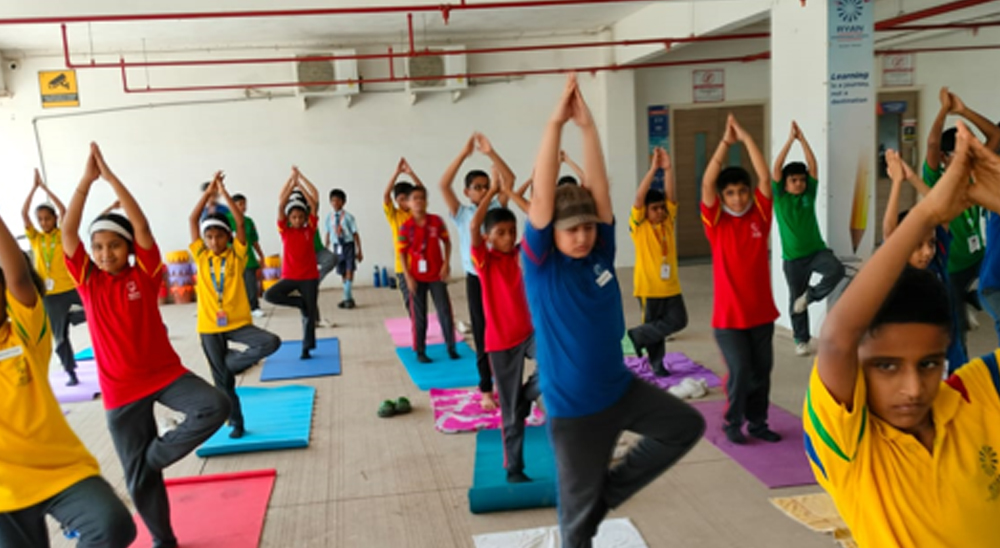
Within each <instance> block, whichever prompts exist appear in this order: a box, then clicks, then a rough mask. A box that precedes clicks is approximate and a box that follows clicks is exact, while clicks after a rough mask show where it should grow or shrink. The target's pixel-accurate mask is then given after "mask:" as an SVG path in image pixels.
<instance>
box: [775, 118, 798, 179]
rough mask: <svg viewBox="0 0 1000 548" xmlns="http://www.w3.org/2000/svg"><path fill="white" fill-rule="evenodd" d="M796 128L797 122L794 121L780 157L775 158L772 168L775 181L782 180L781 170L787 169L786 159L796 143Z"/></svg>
mask: <svg viewBox="0 0 1000 548" xmlns="http://www.w3.org/2000/svg"><path fill="white" fill-rule="evenodd" d="M795 128H796V126H795V122H792V129H791V131H789V133H788V140H787V141H785V145H784V146H783V147H781V151H779V152H778V157H777V158H775V159H774V167H773V168H772V169H771V180H773V181H780V180H781V172H782V171H784V169H785V161H787V160H788V153H789V152H791V150H792V145H793V144H794V143H795V137H796V134H795Z"/></svg>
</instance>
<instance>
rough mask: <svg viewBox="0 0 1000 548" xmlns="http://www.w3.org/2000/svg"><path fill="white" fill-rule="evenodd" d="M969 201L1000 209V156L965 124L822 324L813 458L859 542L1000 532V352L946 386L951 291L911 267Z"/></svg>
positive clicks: (958, 541) (981, 543)
mask: <svg viewBox="0 0 1000 548" xmlns="http://www.w3.org/2000/svg"><path fill="white" fill-rule="evenodd" d="M970 173H971V176H972V180H973V181H974V183H972V184H970V182H969V181H970V179H969V176H970ZM970 204H978V205H981V206H984V207H987V208H989V209H992V210H994V211H996V210H1000V157H997V155H996V154H994V153H993V152H992V151H990V150H988V149H986V148H985V147H984V146H983V145H982V144H981V143H979V142H978V141H976V140H975V137H973V136H972V134H971V133H969V131H968V129H967V128H966V127H965V126H964V125H960V129H959V132H958V145H957V147H956V149H955V156H954V158H953V159H952V161H951V165H950V166H949V168H948V170H947V172H946V173H945V174H944V176H943V177H942V178H941V180H940V181H939V182H938V183H937V185H935V186H934V189H933V190H931V192H930V193H929V194H928V195H927V197H926V198H924V199H923V200H922V201H921V202H920V203H919V204H917V205H916V206H915V207H914V208H913V209H911V210H910V213H909V214H908V215H907V216H906V219H904V220H903V222H902V223H901V224H900V225H899V227H898V228H896V230H895V231H894V232H893V233H892V235H891V236H890V237H889V238H888V239H886V241H885V243H884V244H882V246H881V247H880V248H879V249H878V251H876V253H875V254H874V255H873V256H872V258H871V259H870V260H869V261H868V263H867V264H866V265H865V267H864V268H863V269H862V270H861V272H860V273H858V275H857V276H856V277H855V278H854V281H853V282H852V283H851V285H849V286H848V287H847V290H846V291H845V292H844V294H843V296H842V297H841V298H840V300H838V301H837V304H836V306H834V308H833V310H831V311H830V314H829V315H828V316H827V318H826V321H825V322H824V324H823V329H822V333H821V336H820V344H819V354H818V357H817V359H816V366H815V368H814V369H813V372H812V378H811V379H810V381H809V390H808V392H807V394H806V401H805V406H804V411H803V415H802V416H803V423H804V427H805V432H806V437H805V448H806V454H807V456H808V458H809V460H810V462H811V463H812V468H813V473H814V474H815V475H816V479H817V480H818V481H819V483H820V484H821V485H822V486H823V487H824V488H825V489H826V490H827V491H828V492H829V493H830V495H831V496H832V497H833V500H834V502H835V503H836V505H837V509H838V510H839V511H840V514H841V516H842V517H843V518H844V521H845V522H846V523H847V525H848V526H849V527H850V529H851V532H852V533H853V535H854V538H855V539H857V541H858V545H859V546H861V547H863V548H866V547H871V548H875V547H878V548H881V547H883V546H894V547H900V548H917V547H921V548H922V547H925V546H954V547H962V548H988V547H994V546H996V545H997V539H998V538H1000V519H997V518H998V517H1000V465H998V453H1000V427H998V426H997V425H998V424H1000V368H998V365H997V356H998V353H997V352H993V353H990V354H987V355H986V356H983V357H982V358H980V359H975V360H972V361H971V362H969V363H968V364H966V365H964V366H962V367H961V368H960V369H958V371H957V372H956V373H955V374H954V375H952V376H951V377H950V378H949V379H948V380H946V381H942V380H941V378H942V375H943V374H944V372H945V367H946V362H947V359H946V355H947V354H946V352H947V349H948V343H949V335H950V331H949V329H950V324H951V322H952V321H953V319H952V317H951V316H952V314H951V307H950V305H949V301H948V290H947V288H946V287H945V286H944V284H942V283H941V282H940V281H939V280H938V279H937V277H936V276H935V275H934V274H933V273H931V272H929V271H927V270H918V269H915V268H911V267H908V266H907V261H908V259H909V257H910V255H911V253H912V252H913V251H914V250H915V249H917V247H918V246H920V245H921V244H922V243H923V240H924V239H925V238H926V237H927V234H928V233H930V232H932V231H933V230H934V227H936V226H939V225H942V224H946V223H948V222H949V221H951V220H952V219H954V218H955V217H957V216H959V215H961V213H962V211H963V210H964V209H965V208H966V207H968V206H969V205H970Z"/></svg>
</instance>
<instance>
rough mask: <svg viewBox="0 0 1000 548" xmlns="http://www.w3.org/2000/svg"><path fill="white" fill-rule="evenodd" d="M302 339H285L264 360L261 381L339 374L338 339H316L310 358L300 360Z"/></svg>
mask: <svg viewBox="0 0 1000 548" xmlns="http://www.w3.org/2000/svg"><path fill="white" fill-rule="evenodd" d="M301 354H302V341H285V342H283V343H281V348H279V349H278V351H277V352H275V353H274V354H272V355H271V356H270V357H268V358H267V359H266V360H264V369H263V370H262V371H261V372H260V380H261V381H280V380H285V379H302V378H305V377H326V376H328V375H339V374H340V340H338V339H337V338H336V337H333V338H330V339H316V348H315V349H314V350H312V351H311V352H310V354H312V358H310V359H308V360H301V359H299V356H300V355H301Z"/></svg>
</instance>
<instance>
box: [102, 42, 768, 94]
mask: <svg viewBox="0 0 1000 548" xmlns="http://www.w3.org/2000/svg"><path fill="white" fill-rule="evenodd" d="M770 58H771V52H769V51H765V52H761V53H757V54H754V55H744V56H740V57H719V58H712V59H691V60H686V61H660V62H654V63H637V64H634V65H597V66H589V67H570V68H553V69H533V70H510V71H495V72H477V73H465V74H450V75H447V76H445V78H446V79H450V78H465V79H467V80H468V79H472V78H503V77H509V76H538V75H542V74H565V73H567V72H581V73H582V72H590V73H592V74H593V73H597V72H604V71H618V70H634V69H643V68H661V67H676V66H685V65H700V64H705V63H752V62H754V61H763V60H766V59H770ZM121 76H122V87H123V89H124V90H125V93H166V92H169V93H176V92H182V91H225V90H245V89H253V88H291V87H298V86H335V85H340V84H354V83H361V84H381V83H390V82H408V81H409V82H416V81H422V80H440V79H442V78H441V77H440V76H401V77H395V76H392V75H390V76H389V77H388V78H372V79H364V80H332V81H328V82H267V83H257V84H221V85H205V86H179V87H152V86H148V85H147V86H146V87H145V88H136V89H133V88H130V87H129V85H128V74H127V70H126V67H125V66H124V65H122V66H121Z"/></svg>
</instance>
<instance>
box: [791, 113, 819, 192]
mask: <svg viewBox="0 0 1000 548" xmlns="http://www.w3.org/2000/svg"><path fill="white" fill-rule="evenodd" d="M792 127H793V128H794V129H795V136H796V138H797V139H798V140H799V142H800V143H802V152H803V153H804V154H805V155H806V169H808V170H809V176H810V177H812V178H813V179H818V178H819V162H817V161H816V154H814V153H813V149H812V147H811V146H809V141H807V140H806V134H805V133H802V129H801V128H799V125H798V124H797V123H795V122H792Z"/></svg>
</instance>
